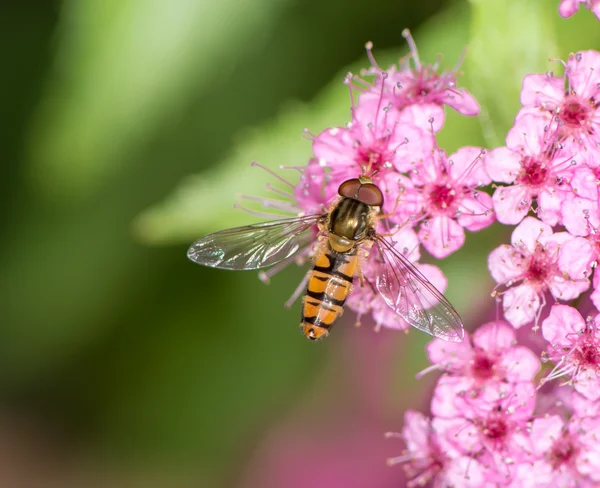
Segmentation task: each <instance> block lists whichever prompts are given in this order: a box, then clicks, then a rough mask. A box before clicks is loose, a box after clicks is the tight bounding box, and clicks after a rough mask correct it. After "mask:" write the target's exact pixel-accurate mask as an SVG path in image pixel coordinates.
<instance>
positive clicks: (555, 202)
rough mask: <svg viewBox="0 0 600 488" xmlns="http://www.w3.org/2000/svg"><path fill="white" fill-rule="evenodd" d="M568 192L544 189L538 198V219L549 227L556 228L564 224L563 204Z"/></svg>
mask: <svg viewBox="0 0 600 488" xmlns="http://www.w3.org/2000/svg"><path fill="white" fill-rule="evenodd" d="M565 194H566V192H558V191H556V190H554V189H550V190H549V189H544V190H542V191H541V192H540V193H539V195H538V196H537V203H538V211H537V215H538V217H539V218H540V219H541V220H542V221H543V222H546V223H547V224H548V225H551V226H555V225H558V224H559V223H561V222H562V212H561V209H562V202H563V199H564V197H565Z"/></svg>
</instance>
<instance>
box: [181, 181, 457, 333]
mask: <svg viewBox="0 0 600 488" xmlns="http://www.w3.org/2000/svg"><path fill="white" fill-rule="evenodd" d="M338 194H339V198H338V200H337V201H336V202H335V203H334V204H333V206H332V207H331V209H330V211H329V212H326V213H322V214H316V215H307V216H302V217H296V218H289V219H282V220H275V221H271V222H264V223H260V224H255V225H248V226H243V227H235V228H233V229H227V230H222V231H220V232H215V233H213V234H210V235H207V236H205V237H203V238H201V239H199V240H197V241H196V242H194V244H192V246H191V247H190V248H189V250H188V257H189V258H190V259H191V260H192V261H194V262H195V263H198V264H202V265H204V266H210V267H212V268H219V269H230V270H250V269H260V268H266V267H269V266H273V265H275V264H277V263H280V262H282V261H284V260H286V259H289V258H291V257H292V256H293V255H294V254H296V253H297V252H298V251H299V250H300V249H301V248H302V246H303V244H304V243H305V242H307V238H308V237H309V236H310V232H312V230H313V229H314V228H315V226H317V228H318V233H319V236H321V237H322V239H321V241H322V244H321V245H320V246H319V247H318V248H317V250H316V252H315V257H314V266H313V268H312V270H311V271H310V273H309V275H308V285H307V288H306V293H305V295H304V303H303V309H302V319H301V323H300V327H301V328H302V331H303V333H304V335H305V336H306V337H307V338H308V339H310V340H313V341H314V340H317V339H320V338H322V337H324V336H326V335H327V334H328V333H329V330H330V329H331V327H332V326H333V324H334V322H335V321H336V320H337V318H338V317H339V316H340V315H341V314H342V311H343V306H344V302H345V301H346V298H347V297H348V294H349V292H350V287H351V284H352V281H353V279H354V277H355V275H356V274H360V272H359V269H358V265H359V256H360V254H359V251H363V255H365V254H367V253H368V252H370V251H368V250H369V249H370V248H371V247H373V246H374V247H375V249H376V250H377V252H378V255H379V259H378V261H379V264H380V265H379V266H378V271H377V276H376V278H375V280H374V281H375V282H374V283H372V282H370V281H368V280H363V277H362V275H360V278H361V285H363V286H364V283H363V281H366V282H367V284H368V286H371V287H372V288H373V289H374V290H375V291H377V292H378V293H379V294H380V295H381V296H382V297H383V299H384V300H385V302H386V303H387V304H388V305H389V306H390V307H391V308H392V309H393V310H394V312H395V313H396V314H397V315H399V316H400V317H402V318H403V319H404V320H405V321H406V322H408V323H409V324H410V325H412V326H413V327H415V328H417V329H419V330H421V331H423V332H426V333H428V334H431V335H433V336H435V337H439V338H440V339H444V340H447V341H460V340H462V338H463V336H464V332H463V323H462V320H461V318H460V316H459V315H458V313H457V312H456V310H454V307H452V305H451V304H450V302H448V300H446V298H445V297H444V296H443V295H442V294H441V293H440V292H439V291H438V290H437V289H436V288H435V287H434V286H433V285H432V284H431V283H430V282H429V281H428V280H427V278H425V276H423V275H422V274H421V272H420V271H419V270H417V269H416V268H415V267H414V266H413V264H412V263H411V262H410V261H409V260H408V259H407V258H405V257H404V256H403V255H402V254H401V253H400V252H398V251H397V250H396V249H395V248H394V246H393V244H392V243H391V242H390V241H388V240H387V239H386V237H385V236H383V235H381V234H379V233H378V232H377V231H376V230H375V223H376V219H377V218H378V217H380V218H381V216H380V215H378V214H380V213H381V208H382V207H383V194H382V192H381V190H380V189H379V187H377V186H376V185H375V184H374V183H373V181H372V180H371V178H369V177H366V176H361V177H359V178H356V179H350V180H347V181H345V182H344V183H342V184H341V185H340V187H339V189H338Z"/></svg>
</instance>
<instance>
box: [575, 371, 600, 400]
mask: <svg viewBox="0 0 600 488" xmlns="http://www.w3.org/2000/svg"><path fill="white" fill-rule="evenodd" d="M573 386H574V388H575V390H576V391H577V392H578V393H580V394H582V395H583V396H584V397H586V398H587V399H588V400H591V401H593V402H595V401H597V400H598V399H600V380H599V378H598V375H597V374H596V372H595V371H594V370H593V369H592V368H589V367H588V368H585V369H583V370H581V371H580V372H579V373H578V374H577V377H576V379H575V382H574V385H573Z"/></svg>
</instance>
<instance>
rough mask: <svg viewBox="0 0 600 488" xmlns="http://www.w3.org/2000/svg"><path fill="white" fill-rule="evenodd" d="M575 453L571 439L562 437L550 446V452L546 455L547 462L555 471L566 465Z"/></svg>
mask: <svg viewBox="0 0 600 488" xmlns="http://www.w3.org/2000/svg"><path fill="white" fill-rule="evenodd" d="M576 452H577V449H576V446H574V445H573V443H572V442H571V439H570V438H569V437H568V436H563V437H561V438H560V439H559V440H557V441H556V442H555V443H554V445H553V446H552V450H551V451H550V453H549V455H548V461H549V462H550V464H551V465H552V467H553V468H554V469H556V468H558V467H559V466H560V465H561V464H565V463H568V462H569V460H571V458H573V456H574V455H575V454H576Z"/></svg>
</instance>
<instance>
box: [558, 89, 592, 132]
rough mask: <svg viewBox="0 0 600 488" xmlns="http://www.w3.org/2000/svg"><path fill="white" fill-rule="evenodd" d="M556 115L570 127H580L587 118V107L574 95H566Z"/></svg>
mask: <svg viewBox="0 0 600 488" xmlns="http://www.w3.org/2000/svg"><path fill="white" fill-rule="evenodd" d="M558 117H559V118H560V120H561V121H562V122H564V123H565V124H566V125H568V126H569V127H571V128H580V127H581V125H582V124H584V123H585V122H587V121H588V119H589V109H588V107H586V106H585V105H583V104H582V103H581V102H580V101H579V99H578V98H577V97H576V96H574V95H571V96H568V97H567V98H566V99H565V101H564V102H563V104H562V105H561V107H560V111H559V113H558Z"/></svg>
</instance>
